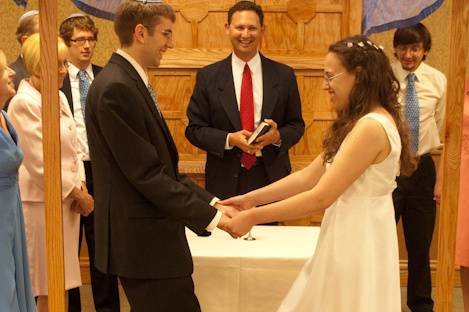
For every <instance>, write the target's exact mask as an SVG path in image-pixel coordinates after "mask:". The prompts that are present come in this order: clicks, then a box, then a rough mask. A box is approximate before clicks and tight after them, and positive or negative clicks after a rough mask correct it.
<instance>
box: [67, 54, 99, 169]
mask: <svg viewBox="0 0 469 312" xmlns="http://www.w3.org/2000/svg"><path fill="white" fill-rule="evenodd" d="M79 71H80V69H79V68H78V67H76V66H75V65H73V64H72V63H68V76H69V78H70V88H71V91H72V100H73V118H74V119H75V125H76V128H77V136H78V143H79V144H80V151H81V153H82V154H83V160H90V150H89V147H88V137H87V136H86V126H85V118H84V116H83V111H82V110H81V102H80V88H79V79H78V76H77V75H78V72H79ZM85 71H86V76H87V78H88V81H89V82H90V84H91V82H92V81H93V79H94V74H93V68H92V66H91V63H90V64H89V65H88V67H87V68H86V69H85Z"/></svg>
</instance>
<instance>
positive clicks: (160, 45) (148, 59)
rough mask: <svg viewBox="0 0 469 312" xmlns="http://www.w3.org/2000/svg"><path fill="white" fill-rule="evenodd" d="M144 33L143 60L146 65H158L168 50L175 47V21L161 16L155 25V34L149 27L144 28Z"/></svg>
mask: <svg viewBox="0 0 469 312" xmlns="http://www.w3.org/2000/svg"><path fill="white" fill-rule="evenodd" d="M142 31H143V33H144V35H143V37H144V39H143V40H142V43H143V46H142V48H143V58H144V60H143V62H144V64H142V65H143V66H144V67H158V66H160V63H161V59H162V58H163V54H164V53H165V52H166V50H168V49H171V48H173V47H174V43H173V22H172V21H171V20H170V19H168V18H166V17H161V18H160V19H159V20H158V21H157V22H156V23H155V26H154V29H153V34H150V32H149V30H148V28H147V27H144V29H143V30H142Z"/></svg>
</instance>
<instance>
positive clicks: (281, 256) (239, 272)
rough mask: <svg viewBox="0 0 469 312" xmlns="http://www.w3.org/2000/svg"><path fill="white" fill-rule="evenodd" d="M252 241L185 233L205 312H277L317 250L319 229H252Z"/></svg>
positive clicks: (292, 227)
mask: <svg viewBox="0 0 469 312" xmlns="http://www.w3.org/2000/svg"><path fill="white" fill-rule="evenodd" d="M252 233H253V236H254V237H256V240H255V241H246V240H243V239H237V240H235V239H232V238H231V236H229V235H228V234H226V233H225V232H223V231H221V230H218V229H217V230H215V231H214V232H213V233H212V235H211V236H210V237H198V236H196V235H195V234H194V233H192V232H191V231H189V230H187V238H188V241H189V245H190V248H191V252H192V257H193V260H194V275H193V279H194V284H195V292H196V294H197V297H198V298H199V301H200V305H201V307H202V311H203V312H241V311H242V312H271V311H276V309H277V308H278V306H279V304H280V302H281V301H282V299H283V298H284V297H285V295H286V294H287V292H288V290H289V289H290V287H291V285H292V283H293V281H294V280H295V278H296V276H297V275H298V273H299V271H300V270H301V268H302V267H303V265H304V263H305V261H306V260H307V259H309V258H310V257H311V256H312V255H313V253H314V249H315V248H316V241H317V239H318V236H319V227H312V226H255V227H254V228H253V230H252Z"/></svg>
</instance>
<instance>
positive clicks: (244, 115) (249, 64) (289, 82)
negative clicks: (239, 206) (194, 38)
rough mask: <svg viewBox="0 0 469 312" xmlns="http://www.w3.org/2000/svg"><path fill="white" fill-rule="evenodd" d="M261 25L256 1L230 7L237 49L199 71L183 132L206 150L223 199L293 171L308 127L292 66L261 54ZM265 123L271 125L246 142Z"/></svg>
mask: <svg viewBox="0 0 469 312" xmlns="http://www.w3.org/2000/svg"><path fill="white" fill-rule="evenodd" d="M264 28H265V27H264V13H263V11H262V8H261V7H260V6H259V5H257V4H255V3H254V2H251V1H240V2H238V3H236V4H235V5H234V6H233V7H231V8H230V10H229V11H228V20H227V23H226V24H225V31H226V34H227V36H228V37H229V39H230V41H231V45H232V47H233V53H232V54H231V55H230V56H228V57H227V58H225V59H224V60H221V61H219V62H216V63H214V64H211V65H208V66H206V67H204V68H202V69H201V70H199V72H198V74H197V79H196V85H195V88H194V91H193V94H192V97H191V99H190V102H189V105H188V108H187V116H188V118H189V125H188V126H187V128H186V137H187V139H188V140H189V141H190V142H191V143H192V144H193V145H195V146H197V147H198V148H200V149H202V150H204V151H206V152H207V163H206V166H205V179H206V189H207V190H208V191H209V192H211V193H213V194H215V195H216V196H218V197H220V198H229V197H231V196H235V195H239V194H244V193H247V192H249V191H251V190H253V189H257V188H260V187H263V186H265V185H267V184H270V183H272V182H274V181H277V180H279V179H281V178H283V177H285V176H287V175H288V174H290V172H291V164H290V159H289V156H288V151H289V149H290V148H291V147H292V146H293V145H295V144H296V143H297V142H298V141H299V140H300V138H301V136H302V135H303V132H304V127H305V125H304V121H303V118H302V116H301V102H300V96H299V92H298V86H297V82H296V77H295V73H294V71H293V69H292V68H291V67H289V66H286V65H283V64H280V63H277V62H275V61H273V60H271V59H268V58H266V57H264V56H263V55H262V54H261V53H259V46H260V43H261V41H262V37H263V34H264V30H265V29H264ZM261 121H265V122H267V123H269V124H270V125H271V129H270V130H269V131H268V132H267V133H266V134H264V135H263V136H261V137H259V139H258V140H257V143H256V144H248V143H247V141H248V139H249V137H250V135H251V133H252V132H253V131H254V129H255V128H256V127H257V126H258V125H259V123H260V122H261Z"/></svg>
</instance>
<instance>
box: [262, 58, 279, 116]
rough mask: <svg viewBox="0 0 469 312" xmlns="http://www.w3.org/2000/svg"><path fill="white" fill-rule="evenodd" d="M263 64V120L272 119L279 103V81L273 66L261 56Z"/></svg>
mask: <svg viewBox="0 0 469 312" xmlns="http://www.w3.org/2000/svg"><path fill="white" fill-rule="evenodd" d="M261 64H262V81H263V82H262V84H263V86H262V88H263V99H262V113H261V120H264V119H266V118H270V117H271V116H272V112H273V110H274V108H275V105H276V104H277V101H278V90H277V87H278V80H277V74H276V73H275V71H274V69H273V67H272V64H270V62H269V61H268V60H267V59H266V58H265V57H264V56H263V55H262V54H261Z"/></svg>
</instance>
